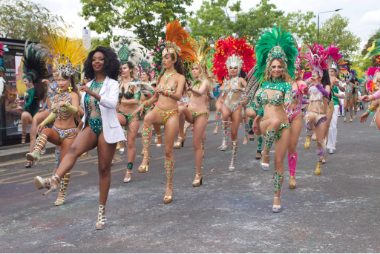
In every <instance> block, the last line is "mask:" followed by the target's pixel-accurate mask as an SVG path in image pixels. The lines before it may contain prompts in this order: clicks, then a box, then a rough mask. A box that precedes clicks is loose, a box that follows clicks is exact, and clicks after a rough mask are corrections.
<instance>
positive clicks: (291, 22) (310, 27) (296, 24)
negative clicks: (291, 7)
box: [278, 11, 317, 44]
mask: <svg viewBox="0 0 380 254" xmlns="http://www.w3.org/2000/svg"><path fill="white" fill-rule="evenodd" d="M278 22H279V25H281V26H282V27H284V28H285V29H286V30H288V31H289V32H291V33H292V34H293V35H294V37H295V38H296V40H297V42H298V44H304V43H306V44H311V43H313V42H315V41H316V34H317V24H316V23H315V14H314V13H313V12H306V13H302V12H301V11H298V12H290V13H288V14H287V15H285V16H283V17H281V18H280V19H279V21H278Z"/></svg>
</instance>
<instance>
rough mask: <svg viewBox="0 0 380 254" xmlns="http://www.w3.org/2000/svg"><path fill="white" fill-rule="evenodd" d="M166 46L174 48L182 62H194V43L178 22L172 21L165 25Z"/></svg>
mask: <svg viewBox="0 0 380 254" xmlns="http://www.w3.org/2000/svg"><path fill="white" fill-rule="evenodd" d="M166 44H167V45H166V46H167V47H168V46H169V47H174V49H175V50H176V51H177V52H178V55H179V57H180V58H181V59H182V61H184V62H194V61H195V60H196V58H197V56H196V53H195V41H194V39H193V38H191V37H190V35H189V33H188V32H187V31H186V30H185V29H184V28H183V27H182V26H181V24H180V23H179V21H178V20H174V21H172V22H170V23H168V24H167V25H166Z"/></svg>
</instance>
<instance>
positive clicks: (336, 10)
mask: <svg viewBox="0 0 380 254" xmlns="http://www.w3.org/2000/svg"><path fill="white" fill-rule="evenodd" d="M341 10H343V9H342V8H339V9H335V10H332V11H322V12H318V15H317V26H318V29H317V43H319V15H320V14H323V13H330V12H338V11H341Z"/></svg>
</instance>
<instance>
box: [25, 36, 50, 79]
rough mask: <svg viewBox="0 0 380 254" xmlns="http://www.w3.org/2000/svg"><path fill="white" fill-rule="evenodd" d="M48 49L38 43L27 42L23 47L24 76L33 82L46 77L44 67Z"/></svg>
mask: <svg viewBox="0 0 380 254" xmlns="http://www.w3.org/2000/svg"><path fill="white" fill-rule="evenodd" d="M47 56H48V50H47V49H46V48H44V47H43V46H42V45H40V44H34V43H31V44H29V45H28V42H26V43H25V49H24V57H23V63H24V76H25V77H26V78H27V79H29V80H31V81H32V82H33V84H35V85H36V84H38V83H39V82H40V81H41V80H42V79H45V78H48V76H49V72H48V70H47V68H46V59H47Z"/></svg>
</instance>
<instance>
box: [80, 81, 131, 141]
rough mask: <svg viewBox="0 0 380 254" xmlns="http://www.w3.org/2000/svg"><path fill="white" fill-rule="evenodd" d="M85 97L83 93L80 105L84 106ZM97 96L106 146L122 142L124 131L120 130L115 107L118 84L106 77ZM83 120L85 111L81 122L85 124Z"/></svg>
mask: <svg viewBox="0 0 380 254" xmlns="http://www.w3.org/2000/svg"><path fill="white" fill-rule="evenodd" d="M93 81H94V80H91V81H90V82H88V83H87V84H86V86H87V87H90V85H91V83H92V82H93ZM85 95H86V93H83V96H82V98H81V105H84V96H85ZM99 95H100V97H101V98H100V102H99V108H100V113H101V117H102V125H103V135H104V139H105V140H106V142H107V143H108V144H114V143H117V142H119V141H124V140H125V135H124V131H123V129H122V128H121V125H120V123H119V120H118V119H117V113H116V105H117V101H118V99H119V83H118V82H117V81H116V80H114V79H111V78H109V77H106V79H105V80H104V82H103V86H102V88H101V89H100V92H99ZM85 120H86V111H85V112H84V116H83V118H82V122H83V123H85ZM84 126H85V124H84V125H83V128H84Z"/></svg>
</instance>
